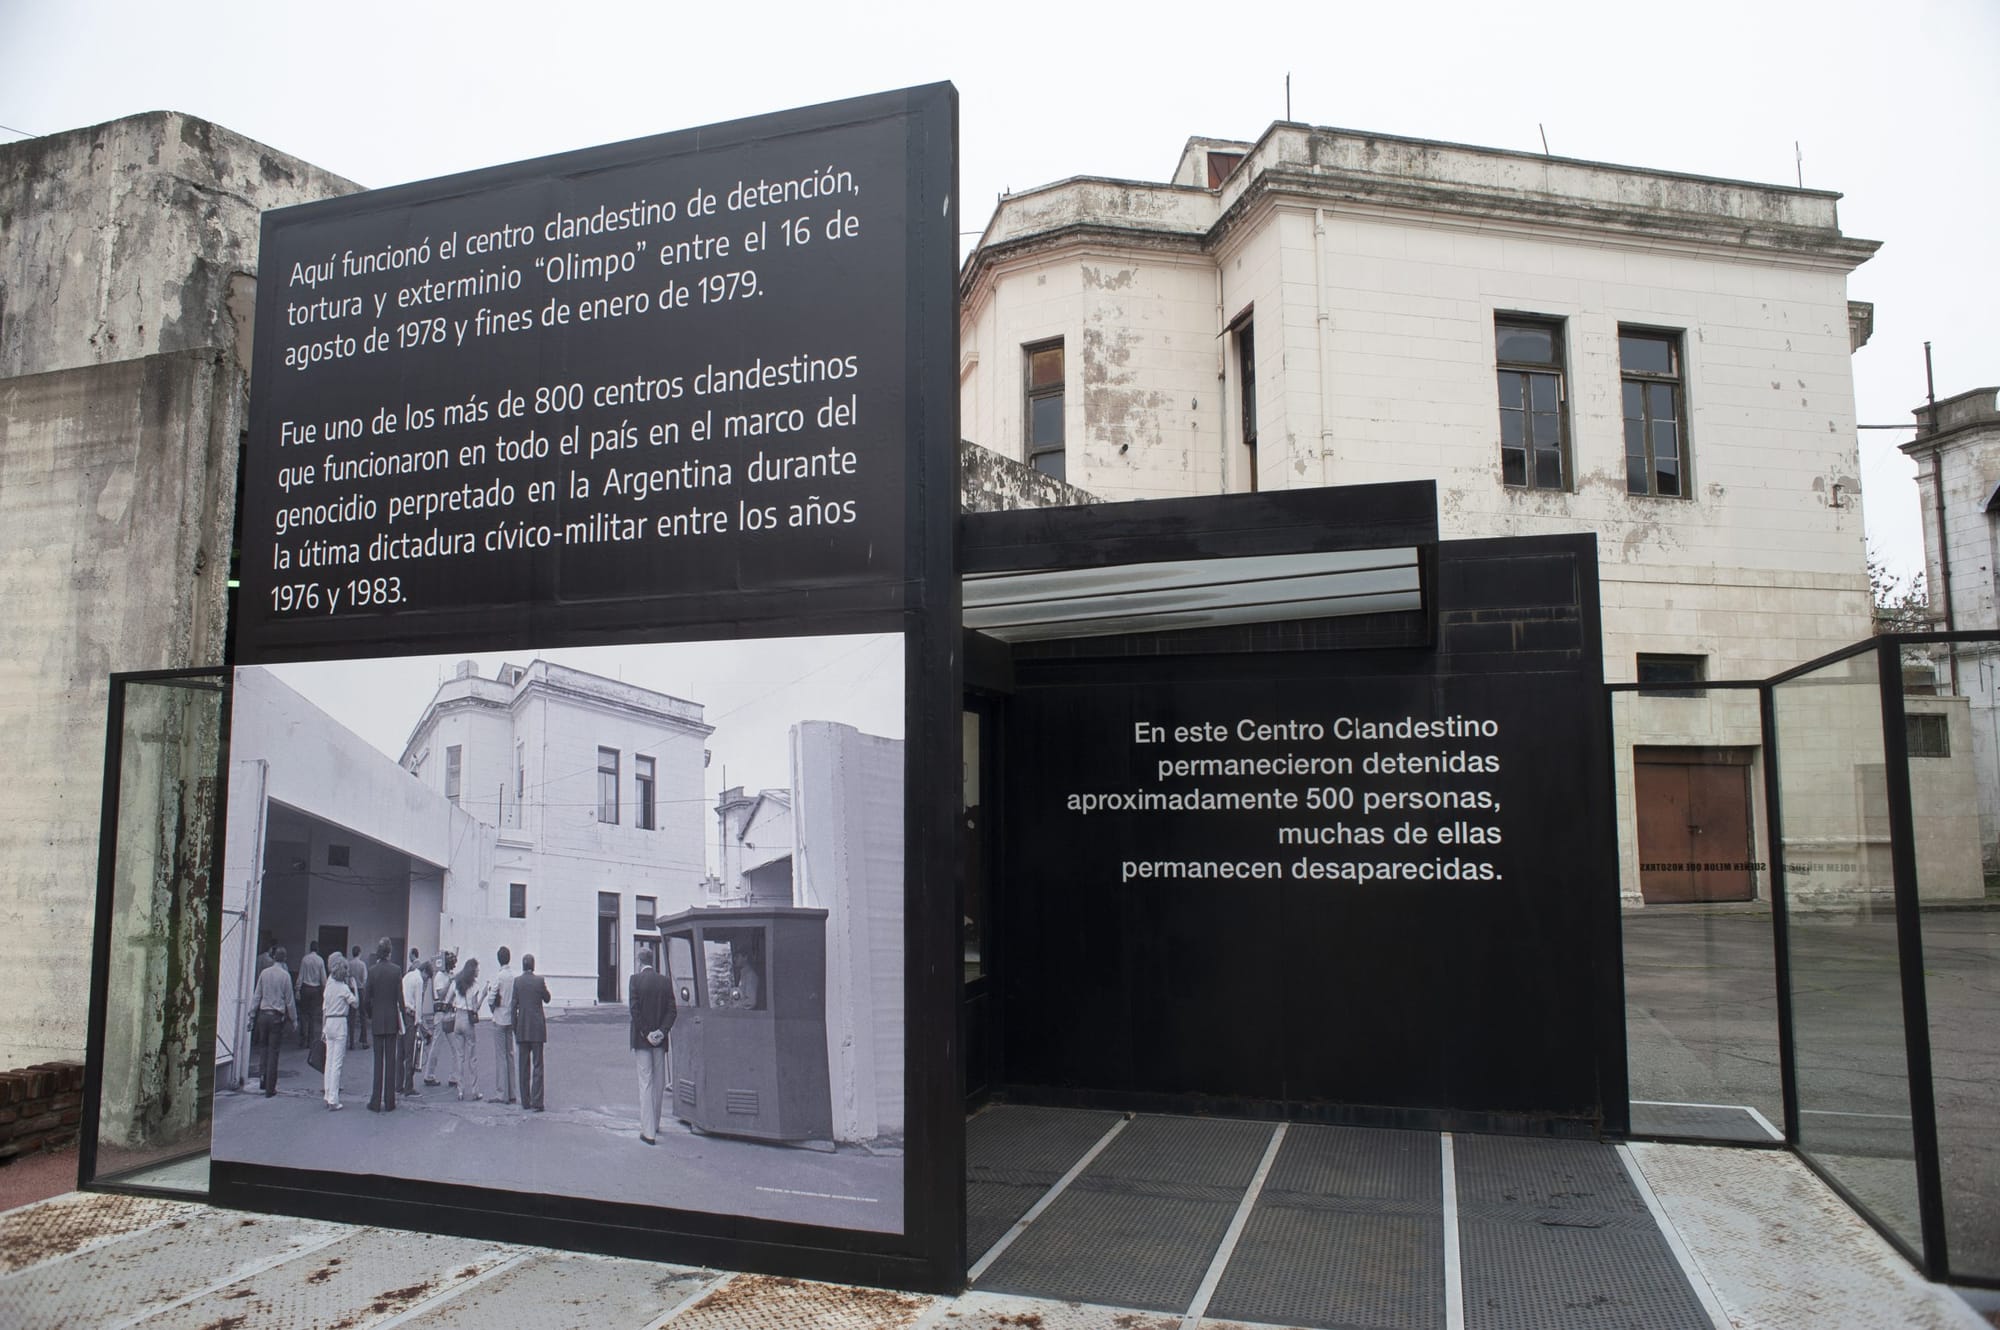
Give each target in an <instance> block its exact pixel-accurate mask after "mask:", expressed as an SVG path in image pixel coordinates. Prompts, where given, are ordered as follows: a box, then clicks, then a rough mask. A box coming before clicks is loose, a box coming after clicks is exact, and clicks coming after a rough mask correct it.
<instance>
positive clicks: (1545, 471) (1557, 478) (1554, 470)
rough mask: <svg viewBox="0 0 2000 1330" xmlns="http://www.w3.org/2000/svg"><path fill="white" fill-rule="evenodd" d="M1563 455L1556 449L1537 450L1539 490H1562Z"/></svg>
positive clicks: (1537, 482)
mask: <svg viewBox="0 0 2000 1330" xmlns="http://www.w3.org/2000/svg"><path fill="white" fill-rule="evenodd" d="M1562 483H1563V472H1562V454H1561V453H1560V452H1557V451H1556V450H1555V449H1554V448H1537V449H1535V485H1536V487H1537V488H1539V489H1545V490H1556V489H1561V488H1562Z"/></svg>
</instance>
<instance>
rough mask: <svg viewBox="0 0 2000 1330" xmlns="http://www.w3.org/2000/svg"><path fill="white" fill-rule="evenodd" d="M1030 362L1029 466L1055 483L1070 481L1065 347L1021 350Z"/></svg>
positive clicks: (1059, 341) (1057, 343)
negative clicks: (1065, 432) (1065, 459)
mask: <svg viewBox="0 0 2000 1330" xmlns="http://www.w3.org/2000/svg"><path fill="white" fill-rule="evenodd" d="M1021 350H1022V352H1023V354H1025V355H1026V356H1027V358H1028V379H1027V404H1026V405H1027V410H1026V412H1025V413H1024V414H1025V416H1026V418H1027V452H1028V465H1029V466H1031V467H1033V468H1035V470H1037V471H1039V472H1041V473H1042V474H1043V475H1045V476H1051V477H1053V478H1055V479H1056V480H1064V479H1067V476H1066V475H1065V474H1064V471H1065V468H1064V465H1063V344H1062V339H1061V338H1057V339H1056V340H1055V341H1053V342H1041V343H1038V344H1036V345H1034V346H1024V347H1022V348H1021Z"/></svg>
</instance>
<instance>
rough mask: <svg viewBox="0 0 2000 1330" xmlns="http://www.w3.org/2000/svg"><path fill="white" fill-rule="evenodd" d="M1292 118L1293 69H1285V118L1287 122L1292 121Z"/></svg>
mask: <svg viewBox="0 0 2000 1330" xmlns="http://www.w3.org/2000/svg"><path fill="white" fill-rule="evenodd" d="M1291 118H1292V71H1290V70H1289V69H1288V70H1286V71H1285V120H1286V122H1287V123H1290V121H1291Z"/></svg>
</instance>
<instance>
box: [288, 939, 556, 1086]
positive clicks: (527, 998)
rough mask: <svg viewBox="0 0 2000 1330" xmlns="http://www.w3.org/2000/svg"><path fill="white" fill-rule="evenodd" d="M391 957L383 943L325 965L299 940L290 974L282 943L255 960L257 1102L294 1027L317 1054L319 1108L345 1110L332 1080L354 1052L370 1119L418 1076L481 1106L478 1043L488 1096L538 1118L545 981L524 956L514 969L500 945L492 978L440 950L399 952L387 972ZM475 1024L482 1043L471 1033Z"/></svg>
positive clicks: (471, 961)
mask: <svg viewBox="0 0 2000 1330" xmlns="http://www.w3.org/2000/svg"><path fill="white" fill-rule="evenodd" d="M392 953H393V944H392V943H391V942H390V941H389V939H387V938H384V939H382V941H381V942H379V943H377V944H376V947H375V954H374V956H373V957H372V958H369V959H367V960H364V959H363V958H362V956H361V948H359V947H356V948H355V949H354V954H353V955H352V956H351V957H349V956H343V955H341V954H340V953H339V952H338V951H336V952H335V953H334V955H333V957H332V959H331V960H330V961H329V960H325V959H323V958H322V957H321V956H320V955H319V952H318V949H317V947H316V946H310V945H309V946H308V947H307V949H306V955H305V957H304V958H303V959H302V960H301V962H300V964H299V969H298V973H297V975H296V976H294V975H293V973H292V971H291V968H290V966H289V965H288V964H287V963H286V958H285V949H284V948H283V947H273V948H271V949H270V950H269V951H267V952H265V953H264V954H262V955H260V956H259V958H258V962H257V982H256V1010H255V1012H254V1015H253V1018H252V1020H253V1024H252V1036H253V1038H254V1040H255V1043H256V1048H257V1057H258V1061H257V1066H258V1070H259V1074H260V1077H261V1084H262V1089H263V1091H264V1094H265V1096H266V1097H267V1098H268V1097H270V1096H272V1095H275V1094H277V1092H278V1089H277V1087H278V1054H279V1049H280V1048H281V1046H282V1042H283V1040H284V1038H285V1036H286V1032H287V1031H288V1030H290V1029H291V1028H293V1027H294V1026H296V1027H297V1029H298V1038H299V1042H300V1044H301V1046H303V1047H305V1048H307V1049H308V1050H309V1051H310V1053H311V1056H312V1057H313V1064H314V1065H315V1066H321V1062H320V1056H319V1054H320V1051H321V1050H323V1053H324V1065H323V1068H322V1083H323V1093H324V1096H325V1099H326V1106H327V1108H328V1109H329V1110H330V1111H338V1110H340V1109H343V1108H345V1107H346V1104H345V1102H344V1101H343V1099H342V1097H341V1080H342V1076H343V1074H344V1072H345V1070H346V1065H347V1053H348V1051H349V1050H350V1049H353V1048H356V1047H360V1048H370V1047H372V1048H373V1050H374V1071H373V1074H372V1077H371V1080H370V1085H369V1095H368V1110H369V1111H370V1112H371V1113H388V1112H393V1111H394V1110H395V1107H396V1098H397V1096H398V1095H401V1096H404V1097H406V1098H407V1097H411V1096H415V1095H418V1094H420V1093H421V1092H420V1091H419V1090H418V1089H417V1084H418V1082H419V1081H420V1080H421V1081H422V1083H423V1084H424V1086H425V1087H427V1088H429V1087H437V1086H439V1085H440V1084H441V1082H440V1079H439V1073H440V1072H443V1073H444V1079H443V1081H442V1084H443V1085H447V1086H449V1087H450V1088H451V1089H453V1090H454V1091H456V1093H457V1095H458V1098H459V1099H461V1100H480V1099H485V1098H487V1097H488V1096H487V1094H486V1092H485V1091H483V1090H481V1088H480V1081H479V1045H480V1043H481V1042H482V1040H484V1039H488V1038H490V1041H491V1047H492V1053H493V1056H492V1065H493V1069H494V1081H493V1088H492V1097H493V1098H495V1099H498V1100H500V1101H501V1102H503V1103H506V1104H514V1103H519V1104H520V1106H521V1107H522V1109H524V1110H525V1111H528V1112H534V1113H539V1112H542V1111H543V1109H544V1092H543V1083H542V1080H543V1070H542V1068H543V1063H542V1047H543V1045H544V1044H545V1043H546V1042H547V1041H548V1019H547V1013H546V1008H547V1006H548V1003H549V1000H550V995H549V987H548V983H547V981H545V980H544V979H543V978H542V977H541V976H540V975H538V974H536V973H535V958H534V957H533V956H523V957H522V958H521V968H520V970H519V971H518V972H517V971H515V969H514V968H513V966H512V963H511V962H512V959H513V957H512V955H511V954H510V953H509V951H508V949H507V948H506V947H501V948H500V949H499V951H498V952H497V953H496V954H495V957H494V959H495V961H496V962H497V966H496V969H495V971H494V973H493V974H492V975H491V976H490V977H482V976H481V974H480V967H479V960H478V958H477V957H471V956H468V957H466V958H465V959H464V961H463V962H461V961H460V960H459V958H458V956H457V955H456V954H455V953H453V952H450V951H440V952H439V953H438V954H437V955H435V956H433V957H431V958H429V959H428V960H427V959H425V958H424V957H423V956H422V954H421V953H420V952H418V951H417V950H416V949H415V948H411V950H410V954H409V959H408V964H407V965H399V964H397V962H396V960H395V958H394V956H393V954H392ZM309 980H310V981H313V982H308V981H309ZM482 1025H483V1026H486V1027H487V1028H488V1029H490V1030H491V1031H492V1034H491V1035H490V1036H486V1035H483V1034H482V1033H481V1031H480V1027H481V1026H482ZM517 1088H518V1097H517V1094H516V1091H517Z"/></svg>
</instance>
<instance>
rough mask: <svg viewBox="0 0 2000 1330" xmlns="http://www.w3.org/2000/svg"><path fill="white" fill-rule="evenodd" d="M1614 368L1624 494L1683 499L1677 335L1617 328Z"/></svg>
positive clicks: (1682, 397) (1683, 423)
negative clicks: (1620, 407) (1621, 420)
mask: <svg viewBox="0 0 2000 1330" xmlns="http://www.w3.org/2000/svg"><path fill="white" fill-rule="evenodd" d="M1618 371H1619V375H1620V377H1621V380H1622V382H1621V385H1620V386H1621V389H1622V395H1623V398H1624V411H1625V489H1626V492H1627V493H1630V494H1656V495H1659V496H1661V497H1663V498H1671V499H1684V498H1686V497H1688V493H1689V487H1688V476H1687V463H1688V457H1687V398H1686V394H1685V393H1684V392H1683V391H1682V387H1683V375H1682V369H1681V335H1680V334H1679V333H1676V332H1659V331H1655V330H1652V329H1646V328H1620V329H1619V330H1618Z"/></svg>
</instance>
